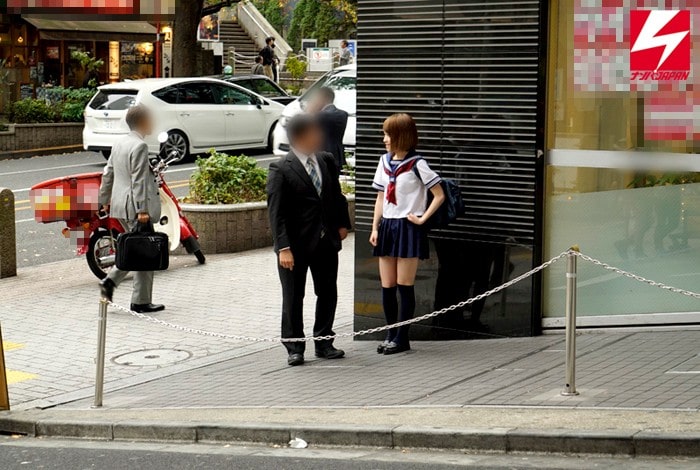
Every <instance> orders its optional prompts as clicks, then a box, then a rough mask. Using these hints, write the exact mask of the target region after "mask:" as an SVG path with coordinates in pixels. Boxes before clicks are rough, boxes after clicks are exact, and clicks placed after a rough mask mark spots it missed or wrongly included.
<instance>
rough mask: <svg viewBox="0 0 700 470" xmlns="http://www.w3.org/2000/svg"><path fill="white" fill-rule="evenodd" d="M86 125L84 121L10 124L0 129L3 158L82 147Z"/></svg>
mask: <svg viewBox="0 0 700 470" xmlns="http://www.w3.org/2000/svg"><path fill="white" fill-rule="evenodd" d="M84 127H85V124H84V123H82V122H60V123H48V124H9V125H8V129H7V130H6V131H1V132H0V159H9V158H21V157H25V156H34V155H40V154H47V153H56V152H57V151H73V150H78V149H81V148H82V146H83V128H84Z"/></svg>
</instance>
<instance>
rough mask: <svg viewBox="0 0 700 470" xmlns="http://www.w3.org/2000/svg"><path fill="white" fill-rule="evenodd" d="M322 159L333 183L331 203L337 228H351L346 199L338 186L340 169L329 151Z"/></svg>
mask: <svg viewBox="0 0 700 470" xmlns="http://www.w3.org/2000/svg"><path fill="white" fill-rule="evenodd" d="M323 159H324V160H325V162H326V166H327V167H328V171H329V172H330V174H331V181H332V183H333V198H334V200H333V203H334V205H335V213H336V214H338V228H346V229H348V230H352V222H351V220H350V211H349V210H348V200H347V199H346V198H345V195H344V194H343V190H342V188H341V187H340V170H339V169H338V164H337V163H336V161H335V157H333V155H331V154H330V153H325V154H323Z"/></svg>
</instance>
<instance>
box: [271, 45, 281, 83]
mask: <svg viewBox="0 0 700 470" xmlns="http://www.w3.org/2000/svg"><path fill="white" fill-rule="evenodd" d="M270 47H272V80H274V82H275V83H279V82H280V59H279V57H277V53H276V52H275V49H276V48H277V44H275V38H272V45H271V46H270Z"/></svg>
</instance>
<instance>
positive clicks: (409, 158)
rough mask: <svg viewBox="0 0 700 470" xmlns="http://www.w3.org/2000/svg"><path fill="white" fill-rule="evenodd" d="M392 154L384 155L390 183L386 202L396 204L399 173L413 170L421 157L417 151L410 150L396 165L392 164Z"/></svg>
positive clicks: (387, 188)
mask: <svg viewBox="0 0 700 470" xmlns="http://www.w3.org/2000/svg"><path fill="white" fill-rule="evenodd" d="M391 159H392V154H390V153H387V154H386V155H384V173H386V174H387V176H388V177H389V185H388V186H387V187H386V202H387V203H389V204H393V205H396V178H398V176H399V175H401V174H403V173H406V172H409V171H413V167H414V166H415V164H416V163H418V160H420V157H419V156H417V155H416V154H415V152H410V153H409V154H408V155H406V158H404V159H403V160H402V161H401V162H400V163H399V164H398V165H396V167H395V168H394V167H392V166H391Z"/></svg>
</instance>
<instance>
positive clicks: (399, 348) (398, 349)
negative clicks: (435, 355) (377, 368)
mask: <svg viewBox="0 0 700 470" xmlns="http://www.w3.org/2000/svg"><path fill="white" fill-rule="evenodd" d="M410 350H411V345H410V344H408V343H406V344H396V343H389V345H388V346H387V347H386V349H384V355H385V356H391V355H392V354H398V353H402V352H405V351H410Z"/></svg>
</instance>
